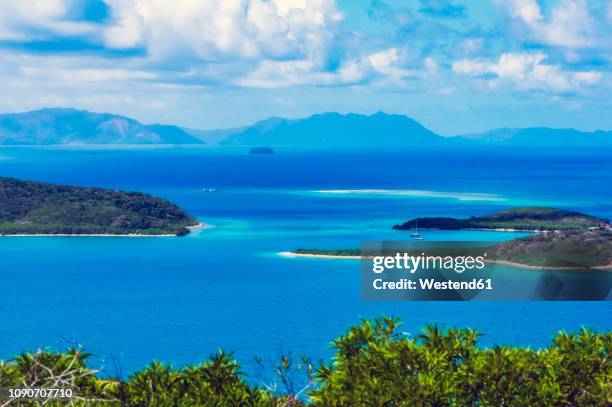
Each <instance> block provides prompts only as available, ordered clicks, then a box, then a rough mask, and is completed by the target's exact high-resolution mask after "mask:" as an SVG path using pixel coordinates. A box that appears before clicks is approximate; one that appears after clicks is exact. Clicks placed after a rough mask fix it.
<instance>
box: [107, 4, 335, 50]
mask: <svg viewBox="0 0 612 407" xmlns="http://www.w3.org/2000/svg"><path fill="white" fill-rule="evenodd" d="M105 1H106V2H107V4H108V5H109V7H110V9H111V14H112V16H113V22H112V23H111V24H110V25H109V26H108V27H106V28H105V29H104V34H103V36H104V41H105V44H106V45H107V46H109V47H113V48H132V47H144V48H145V49H147V51H148V52H149V53H150V55H151V56H152V57H153V58H163V57H167V56H169V55H170V56H171V55H176V54H182V55H183V56H184V55H185V54H190V55H191V56H193V57H195V58H196V59H201V60H205V61H227V60H235V59H245V58H246V59H249V58H252V59H278V60H282V59H305V58H306V57H310V58H315V57H318V56H319V55H314V54H317V53H323V51H324V49H325V48H326V47H327V45H328V43H329V42H330V41H331V40H332V39H333V34H334V27H335V24H336V23H337V22H338V21H340V20H341V19H342V18H343V15H342V13H340V11H339V10H338V9H337V7H336V4H335V1H333V0H309V1H307V0H268V1H266V0H205V1H191V0H174V1H167V0H105Z"/></svg>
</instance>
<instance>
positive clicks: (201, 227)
mask: <svg viewBox="0 0 612 407" xmlns="http://www.w3.org/2000/svg"><path fill="white" fill-rule="evenodd" d="M211 227H212V226H211V225H208V224H206V223H202V222H200V223H198V224H197V225H192V226H186V228H187V229H189V233H188V234H187V235H189V234H191V233H193V232H197V231H200V230H204V229H209V228H211ZM0 237H179V236H178V235H177V234H172V233H168V234H159V235H153V234H145V233H17V234H10V235H3V234H0Z"/></svg>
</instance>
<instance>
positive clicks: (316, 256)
mask: <svg viewBox="0 0 612 407" xmlns="http://www.w3.org/2000/svg"><path fill="white" fill-rule="evenodd" d="M277 255H279V256H282V257H288V258H295V257H303V258H311V259H336V260H361V259H362V257H361V256H342V255H337V254H307V253H294V252H278V253H277ZM486 263H491V264H502V265H506V266H512V267H518V268H523V269H531V270H548V271H554V270H559V271H572V270H584V271H588V270H606V271H612V264H608V265H607V266H592V267H550V266H530V265H528V264H521V263H512V262H509V261H505V260H486Z"/></svg>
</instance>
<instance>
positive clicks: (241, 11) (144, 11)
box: [0, 0, 612, 135]
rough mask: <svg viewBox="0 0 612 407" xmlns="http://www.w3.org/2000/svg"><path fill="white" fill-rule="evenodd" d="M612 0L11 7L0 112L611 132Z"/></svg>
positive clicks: (157, 1)
mask: <svg viewBox="0 0 612 407" xmlns="http://www.w3.org/2000/svg"><path fill="white" fill-rule="evenodd" d="M611 71H612V0H590V1H587V0H551V1H543V0H491V1H488V0H470V1H467V0H463V1H461V0H199V1H197V0H173V1H168V0H24V1H14V0H0V87H1V89H2V93H1V95H2V97H0V113H8V112H21V111H29V110H35V109H38V108H43V107H75V108H79V109H86V110H90V111H96V112H110V113H117V114H121V115H125V116H129V117H132V118H135V119H137V120H140V121H142V122H144V123H167V124H176V125H181V126H185V127H191V128H198V129H216V128H231V127H239V126H243V125H247V124H251V123H253V122H256V121H258V120H262V119H265V118H268V117H271V116H280V117H287V118H301V117H306V116H309V115H311V114H315V113H320V112H329V111H337V112H341V113H348V112H355V113H363V114H372V113H375V112H377V111H384V112H388V113H398V114H405V115H407V116H410V117H412V118H413V119H415V120H418V121H419V122H421V123H422V124H424V125H425V126H426V127H428V128H430V129H432V130H434V131H436V132H439V133H441V134H443V135H455V134H465V133H472V132H480V131H485V130H489V129H492V128H499V127H531V126H549V127H557V128H565V127H574V128H577V129H581V130H596V129H604V130H612V113H611V112H612V97H611V96H610V95H612V73H611Z"/></svg>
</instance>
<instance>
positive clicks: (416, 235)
mask: <svg viewBox="0 0 612 407" xmlns="http://www.w3.org/2000/svg"><path fill="white" fill-rule="evenodd" d="M410 237H411V238H413V239H414V240H423V237H422V236H421V234H420V233H419V222H416V227H415V228H414V230H413V231H412V233H411V234H410Z"/></svg>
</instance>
